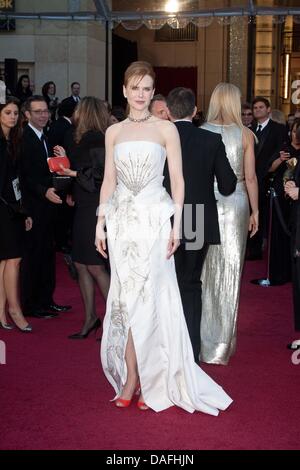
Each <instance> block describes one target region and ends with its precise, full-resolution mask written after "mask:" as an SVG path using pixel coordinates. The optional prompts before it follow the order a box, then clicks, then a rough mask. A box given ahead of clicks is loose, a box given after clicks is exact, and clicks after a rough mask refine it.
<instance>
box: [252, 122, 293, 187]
mask: <svg viewBox="0 0 300 470" xmlns="http://www.w3.org/2000/svg"><path fill="white" fill-rule="evenodd" d="M256 128H257V124H253V125H252V127H250V129H251V130H252V131H253V132H254V133H256ZM286 141H287V133H286V127H285V126H284V125H283V124H279V123H277V122H275V121H272V119H270V120H269V122H268V124H267V125H266V127H265V128H264V130H263V131H262V134H261V136H260V138H259V141H258V143H257V144H256V145H255V160H256V175H257V180H258V183H261V182H262V180H263V179H264V178H265V177H266V176H267V175H268V170H269V167H270V164H271V163H272V157H273V155H274V154H275V153H278V152H279V151H280V150H281V149H282V145H283V143H284V142H286Z"/></svg>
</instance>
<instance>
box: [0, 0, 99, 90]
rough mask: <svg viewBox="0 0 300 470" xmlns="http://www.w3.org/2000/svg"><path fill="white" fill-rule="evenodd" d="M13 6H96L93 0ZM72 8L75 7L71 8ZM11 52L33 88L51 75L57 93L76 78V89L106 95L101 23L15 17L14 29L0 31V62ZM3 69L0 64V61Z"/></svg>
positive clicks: (36, 0) (25, 0)
mask: <svg viewBox="0 0 300 470" xmlns="http://www.w3.org/2000/svg"><path fill="white" fill-rule="evenodd" d="M16 5H17V11H20V12H21V11H22V12H26V11H27V12H29V11H40V12H42V11H48V12H49V11H55V12H60V11H61V12H63V11H68V10H69V7H70V6H71V5H73V6H75V7H77V6H78V5H79V10H81V11H87V10H95V7H94V2H93V1H92V0H83V1H82V0H81V1H80V2H76V1H75V2H72V1H71V0H51V7H49V2H41V1H40V0H19V1H18V2H16ZM76 9H77V8H76ZM7 57H8V58H16V59H17V60H18V62H19V69H20V73H21V72H24V69H25V70H26V69H27V70H28V71H29V73H30V77H31V79H32V81H33V82H34V83H35V92H36V93H40V92H41V87H42V85H43V84H44V83H45V82H46V81H48V80H53V81H54V82H55V83H56V87H57V96H58V97H59V98H64V97H66V96H68V95H69V94H70V84H71V82H73V81H79V82H80V84H81V95H82V96H84V95H86V94H90V95H96V96H99V97H100V98H104V95H105V27H104V25H101V24H99V23H95V22H83V21H77V22H76V21H61V20H56V21H53V20H52V21H44V20H42V21H40V20H17V21H16V31H15V33H5V34H1V36H0V64H1V65H2V64H3V61H4V58H7ZM1 68H2V69H3V66H2V67H1Z"/></svg>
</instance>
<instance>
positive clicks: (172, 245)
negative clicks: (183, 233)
mask: <svg viewBox="0 0 300 470" xmlns="http://www.w3.org/2000/svg"><path fill="white" fill-rule="evenodd" d="M179 245H180V238H179V237H178V238H177V237H176V236H175V234H174V230H171V233H170V238H169V242H168V248H167V259H170V258H171V256H172V255H174V253H175V251H176V250H177V248H178V247H179Z"/></svg>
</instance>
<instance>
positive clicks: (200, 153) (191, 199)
mask: <svg viewBox="0 0 300 470" xmlns="http://www.w3.org/2000/svg"><path fill="white" fill-rule="evenodd" d="M175 125H176V127H177V129H178V132H179V136H180V142H181V150H182V164H183V177H184V181H185V199H184V203H185V204H191V205H192V209H193V230H195V228H196V224H195V220H194V217H195V206H196V204H204V242H205V243H209V244H218V243H220V232H219V222H218V211H217V203H216V198H215V194H214V178H215V177H216V179H217V183H218V189H219V191H220V193H221V194H224V195H225V196H227V195H229V194H231V193H232V192H233V191H234V190H235V188H236V182H237V178H236V176H235V174H234V172H233V170H232V168H231V166H230V164H229V161H228V159H227V157H226V152H225V147H224V144H223V142H222V138H221V136H220V135H218V134H215V133H214V132H209V131H207V130H204V129H200V128H197V127H195V126H194V125H193V124H192V123H191V122H189V121H178V122H175ZM165 175H166V179H165V186H166V188H167V190H168V191H169V193H170V180H169V175H168V172H167V171H165ZM183 221H184V214H183ZM184 233H185V231H184V230H183V235H184ZM184 241H190V240H185V239H184Z"/></svg>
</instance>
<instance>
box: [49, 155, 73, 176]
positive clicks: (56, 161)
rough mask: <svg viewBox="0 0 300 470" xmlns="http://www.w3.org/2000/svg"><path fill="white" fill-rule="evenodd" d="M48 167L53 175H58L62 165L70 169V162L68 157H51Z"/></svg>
mask: <svg viewBox="0 0 300 470" xmlns="http://www.w3.org/2000/svg"><path fill="white" fill-rule="evenodd" d="M47 162H48V167H49V170H50V171H51V173H57V172H59V171H61V167H60V165H62V166H63V167H65V168H70V160H69V159H68V157H66V156H65V157H50V158H47Z"/></svg>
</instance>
